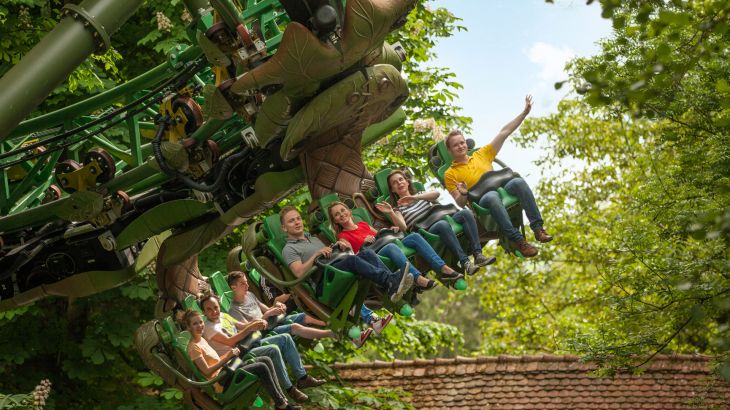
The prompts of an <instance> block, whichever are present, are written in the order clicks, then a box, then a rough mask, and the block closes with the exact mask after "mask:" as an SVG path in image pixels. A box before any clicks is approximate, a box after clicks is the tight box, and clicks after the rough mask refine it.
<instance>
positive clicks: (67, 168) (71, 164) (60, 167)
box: [54, 159, 81, 193]
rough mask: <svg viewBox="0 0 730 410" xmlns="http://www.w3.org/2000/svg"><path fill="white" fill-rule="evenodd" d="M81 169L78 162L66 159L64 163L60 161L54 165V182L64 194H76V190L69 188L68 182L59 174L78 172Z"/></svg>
mask: <svg viewBox="0 0 730 410" xmlns="http://www.w3.org/2000/svg"><path fill="white" fill-rule="evenodd" d="M80 169H81V164H79V163H78V162H76V161H74V160H72V159H67V160H65V161H61V162H59V163H58V164H56V168H55V169H54V170H55V174H56V182H58V185H59V186H61V187H62V188H63V189H64V190H65V191H66V192H68V193H72V192H76V188H73V187H70V186H69V182H70V181H69V180H68V179H66V178H64V177H61V174H68V173H69V172H73V171H78V170H80Z"/></svg>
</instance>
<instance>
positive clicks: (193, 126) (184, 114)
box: [172, 96, 203, 136]
mask: <svg viewBox="0 0 730 410" xmlns="http://www.w3.org/2000/svg"><path fill="white" fill-rule="evenodd" d="M172 112H173V113H175V120H176V121H177V122H178V124H179V123H182V122H184V123H185V136H190V135H192V134H193V133H194V132H195V131H196V130H197V129H198V128H200V126H201V125H203V110H202V109H201V108H200V105H198V103H196V102H195V100H193V99H192V98H191V97H188V96H184V97H177V98H175V100H174V101H173V102H172Z"/></svg>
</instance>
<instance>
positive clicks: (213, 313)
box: [203, 298, 221, 323]
mask: <svg viewBox="0 0 730 410" xmlns="http://www.w3.org/2000/svg"><path fill="white" fill-rule="evenodd" d="M203 313H205V317H207V318H208V320H210V321H211V322H214V323H218V321H219V320H220V318H221V305H220V304H219V303H218V300H217V299H216V298H209V299H207V300H205V301H204V302H203Z"/></svg>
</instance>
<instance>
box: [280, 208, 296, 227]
mask: <svg viewBox="0 0 730 410" xmlns="http://www.w3.org/2000/svg"><path fill="white" fill-rule="evenodd" d="M291 211H297V212H299V210H298V209H297V208H296V207H294V206H292V205H287V206H285V207H283V208H281V211H279V223H280V224H282V225H284V217H285V216H286V214H288V213H289V212H291Z"/></svg>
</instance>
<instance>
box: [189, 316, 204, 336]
mask: <svg viewBox="0 0 730 410" xmlns="http://www.w3.org/2000/svg"><path fill="white" fill-rule="evenodd" d="M186 325H187V328H188V330H189V331H190V333H191V334H192V335H193V336H201V335H202V334H203V330H204V329H205V322H203V318H202V317H200V315H199V314H197V313H194V314H191V315H190V316H189V317H188V321H187V323H186Z"/></svg>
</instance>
